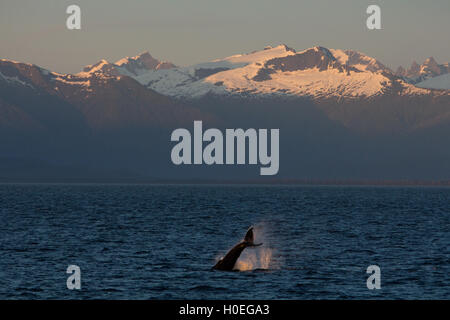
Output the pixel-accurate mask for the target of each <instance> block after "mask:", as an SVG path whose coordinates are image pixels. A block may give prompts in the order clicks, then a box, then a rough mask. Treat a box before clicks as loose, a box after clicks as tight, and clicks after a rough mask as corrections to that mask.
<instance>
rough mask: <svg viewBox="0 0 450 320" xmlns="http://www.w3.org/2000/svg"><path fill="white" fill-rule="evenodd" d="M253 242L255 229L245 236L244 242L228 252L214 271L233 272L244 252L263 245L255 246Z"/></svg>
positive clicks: (251, 229) (249, 230)
mask: <svg viewBox="0 0 450 320" xmlns="http://www.w3.org/2000/svg"><path fill="white" fill-rule="evenodd" d="M253 241H254V237H253V227H251V228H250V229H248V231H247V233H246V234H245V237H244V240H243V241H241V242H239V243H238V244H237V245H235V246H234V247H233V248H232V249H231V250H230V251H228V253H227V254H226V255H225V256H224V257H223V258H222V259H220V260H219V261H218V262H217V263H216V264H215V266H214V267H213V269H216V270H225V271H231V270H233V268H234V265H235V264H236V261H237V259H238V258H239V256H240V255H241V253H242V251H244V249H245V248H247V247H257V246H260V245H262V243H258V244H255V243H254V242H253Z"/></svg>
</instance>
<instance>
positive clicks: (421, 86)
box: [0, 45, 450, 181]
mask: <svg viewBox="0 0 450 320" xmlns="http://www.w3.org/2000/svg"><path fill="white" fill-rule="evenodd" d="M449 75H450V67H449V64H448V63H447V64H438V63H437V62H436V61H435V60H434V59H433V58H429V59H427V60H426V61H425V62H424V63H423V64H422V65H418V64H417V63H413V65H412V66H411V68H409V69H408V70H405V69H403V68H399V69H398V70H397V71H395V72H394V71H392V70H391V69H390V68H388V67H386V66H385V65H384V64H383V63H381V62H380V61H378V60H376V59H375V58H372V57H370V56H368V55H365V54H363V53H360V52H357V51H353V50H336V49H328V48H324V47H320V46H316V47H313V48H309V49H306V50H303V51H296V50H295V49H292V48H290V47H288V46H286V45H279V46H275V47H271V46H268V47H266V48H264V49H263V50H258V51H254V52H251V53H248V54H237V55H233V56H230V57H226V58H220V59H216V60H213V61H209V62H205V63H200V64H196V65H193V66H188V67H179V66H176V65H175V64H173V63H171V62H167V61H160V60H158V59H155V58H154V57H152V56H151V55H150V54H149V53H148V52H145V53H142V54H140V55H138V56H135V57H126V58H123V59H121V60H119V61H117V62H114V63H111V62H108V61H106V60H101V61H99V62H97V63H95V64H92V65H89V66H86V67H85V68H84V69H83V70H82V71H80V72H79V73H77V74H60V73H57V72H52V71H50V70H46V69H44V68H41V67H39V66H36V65H32V64H27V63H20V62H15V61H11V60H6V59H1V60H0V145H1V146H2V151H1V152H0V181H28V180H29V181H148V180H155V179H157V180H158V179H159V180H164V179H212V180H215V179H217V180H220V179H225V178H226V179H231V180H239V179H253V178H255V179H256V178H257V177H258V176H257V174H256V172H257V169H256V168H253V167H245V166H237V167H226V166H224V167H221V166H218V167H214V166H211V167H202V166H192V167H183V166H174V165H172V164H171V162H170V149H171V147H172V144H171V143H170V132H171V131H173V130H174V129H176V128H179V127H184V128H188V129H189V128H191V127H192V123H193V121H194V120H203V123H204V124H205V125H207V126H209V127H217V128H238V127H242V128H249V127H256V128H280V139H281V141H280V143H281V146H280V152H281V155H280V157H281V158H280V173H279V178H280V179H311V180H314V179H349V180H350V179H369V180H389V179H392V180H394V179H397V180H398V179H405V180H412V179H424V180H447V179H449V178H450V148H448V146H449V142H450V140H449V137H450V135H449V133H450V86H449V84H450V81H449V79H450V76H449Z"/></svg>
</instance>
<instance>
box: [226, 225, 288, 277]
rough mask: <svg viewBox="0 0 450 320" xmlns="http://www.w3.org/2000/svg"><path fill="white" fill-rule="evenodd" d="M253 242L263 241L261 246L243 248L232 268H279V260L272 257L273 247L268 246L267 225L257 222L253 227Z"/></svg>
mask: <svg viewBox="0 0 450 320" xmlns="http://www.w3.org/2000/svg"><path fill="white" fill-rule="evenodd" d="M253 232H254V237H255V243H261V242H262V243H263V245H262V246H261V247H253V248H252V247H250V248H247V249H245V250H244V252H243V253H242V254H241V256H240V257H239V259H238V260H237V261H236V265H235V266H234V269H236V270H239V271H251V270H257V269H263V270H273V269H278V268H279V261H277V260H276V259H274V256H275V255H274V253H275V249H273V248H271V247H270V240H269V237H268V236H267V226H266V224H265V223H259V224H257V225H255V226H254V229H253Z"/></svg>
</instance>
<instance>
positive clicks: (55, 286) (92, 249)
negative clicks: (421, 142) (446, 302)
mask: <svg viewBox="0 0 450 320" xmlns="http://www.w3.org/2000/svg"><path fill="white" fill-rule="evenodd" d="M250 226H254V227H255V238H256V239H255V240H256V241H257V242H259V241H261V242H263V243H264V244H263V245H262V246H261V247H258V248H254V249H246V250H245V251H244V253H243V255H242V256H241V258H240V260H239V261H238V263H237V265H236V267H237V268H239V269H240V271H236V272H223V271H213V270H211V267H212V266H213V265H214V263H215V261H216V260H217V259H218V258H219V257H220V256H221V255H223V254H225V253H226V252H227V250H228V249H230V248H231V247H232V246H233V245H234V244H235V243H237V242H238V241H239V240H240V239H242V238H243V236H244V235H245V232H246V231H247V229H248V227H250ZM449 231H450V188H438V187H355V186H349V187H345V186H327V187H321V186H251V185H249V186H245V185H225V186H220V185H197V186H195V185H183V186H181V185H173V186H170V185H168V186H164V185H0V299H450V249H449V248H450V232H449ZM69 265H77V266H79V267H80V268H81V290H69V289H67V287H66V280H67V277H68V276H69V274H67V273H66V269H67V267H68V266H69ZM369 265H377V266H379V267H380V270H381V289H380V290H369V289H368V288H367V286H366V280H367V278H368V277H369V274H367V273H366V270H367V267H368V266H369Z"/></svg>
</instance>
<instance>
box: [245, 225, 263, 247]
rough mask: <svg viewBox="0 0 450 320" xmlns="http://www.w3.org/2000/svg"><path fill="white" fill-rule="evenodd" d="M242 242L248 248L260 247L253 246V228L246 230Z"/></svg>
mask: <svg viewBox="0 0 450 320" xmlns="http://www.w3.org/2000/svg"><path fill="white" fill-rule="evenodd" d="M244 242H245V243H246V244H247V246H248V247H257V246H260V245H262V243H258V244H255V242H254V236H253V227H250V229H248V231H247V233H246V234H245V237H244Z"/></svg>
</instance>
